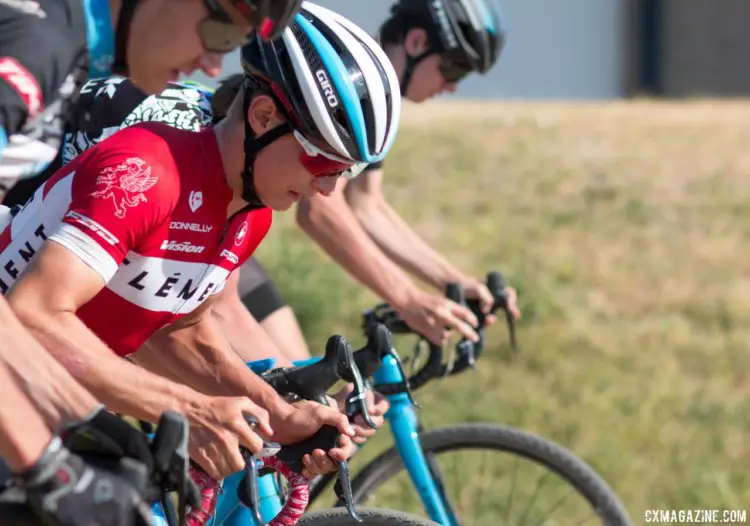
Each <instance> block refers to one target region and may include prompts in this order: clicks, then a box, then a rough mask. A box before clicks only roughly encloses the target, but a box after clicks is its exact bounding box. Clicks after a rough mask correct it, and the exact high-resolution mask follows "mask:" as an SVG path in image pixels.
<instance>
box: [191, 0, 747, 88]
mask: <svg viewBox="0 0 750 526" xmlns="http://www.w3.org/2000/svg"><path fill="white" fill-rule="evenodd" d="M629 1H631V0H499V3H500V5H501V6H502V8H503V12H504V14H505V17H506V19H507V26H508V40H507V47H506V49H505V52H504V53H503V56H502V58H501V61H500V63H499V64H498V66H497V67H496V68H494V69H493V70H492V71H491V72H490V73H488V74H487V75H484V76H481V75H472V76H471V77H470V78H469V79H467V80H466V82H463V83H462V84H461V86H460V89H459V91H458V93H457V94H456V95H455V96H457V97H462V98H464V97H480V98H494V97H503V98H511V99H518V98H529V99H539V98H561V99H607V98H613V97H618V96H621V95H623V94H625V91H626V82H625V57H626V52H625V48H626V47H627V46H626V44H627V40H626V25H625V24H624V23H623V20H624V18H623V16H624V15H623V11H624V6H625V5H626V3H627V2H629ZM706 1H712V0H706ZM747 1H748V2H750V0H747ZM316 3H318V4H320V5H323V6H326V7H328V8H331V9H333V10H335V11H338V12H339V13H341V14H343V15H345V16H347V17H348V18H350V19H352V20H353V21H354V22H356V23H357V24H359V25H361V26H362V27H363V28H364V29H366V30H367V31H369V32H371V33H373V34H374V33H375V32H376V30H377V28H378V27H379V26H380V24H381V23H382V22H383V20H385V18H386V17H387V15H388V12H389V8H390V6H391V5H392V4H393V0H316ZM236 71H239V58H238V54H237V53H232V54H230V55H228V56H227V58H226V59H225V66H224V71H223V74H224V75H226V74H229V73H233V72H236ZM192 78H194V79H196V80H199V81H201V82H206V83H208V84H211V85H215V83H214V82H212V81H210V80H209V79H207V78H206V77H205V76H203V75H201V74H196V75H194V76H193V77H192Z"/></svg>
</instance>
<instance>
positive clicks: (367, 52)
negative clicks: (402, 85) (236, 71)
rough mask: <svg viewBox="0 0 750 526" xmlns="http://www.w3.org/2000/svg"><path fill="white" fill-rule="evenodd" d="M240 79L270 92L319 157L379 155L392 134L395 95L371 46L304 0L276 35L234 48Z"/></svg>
mask: <svg viewBox="0 0 750 526" xmlns="http://www.w3.org/2000/svg"><path fill="white" fill-rule="evenodd" d="M242 65H243V68H244V70H245V74H246V76H247V77H248V82H249V83H250V84H251V85H252V86H253V88H255V89H260V90H262V91H264V92H266V93H268V94H269V95H271V96H272V97H274V98H275V99H276V101H277V103H278V104H279V105H280V107H281V108H283V110H284V111H285V112H286V114H287V117H288V118H289V123H290V126H291V127H292V128H293V129H294V130H295V131H297V132H299V133H301V134H302V135H303V136H304V137H305V138H306V139H308V140H309V141H310V142H311V143H312V144H313V145H314V147H316V148H319V149H320V150H321V151H322V152H324V153H323V154H324V155H326V156H327V157H333V158H340V159H341V160H343V161H348V162H354V163H357V164H360V163H362V164H367V163H372V162H377V161H380V160H382V159H383V158H384V157H385V155H386V154H387V153H388V151H389V149H390V148H391V145H392V144H393V140H394V139H395V137H396V131H397V129H398V123H399V117H400V113H401V92H400V89H399V81H398V77H397V76H396V72H395V71H394V69H393V66H392V65H391V62H390V60H389V59H388V57H387V56H386V55H385V53H384V52H383V50H382V49H381V47H380V46H379V45H378V43H377V42H376V41H375V40H374V39H373V38H372V37H371V36H370V35H368V34H367V32H365V31H364V30H363V29H361V28H360V27H358V26H357V25H356V24H354V23H353V22H351V21H350V20H348V19H346V18H345V17H343V16H341V15H339V14H338V13H334V12H333V11H331V10H329V9H326V8H324V7H321V6H319V5H317V4H314V3H312V2H302V7H301V8H300V11H299V13H297V14H296V15H295V17H294V19H293V21H292V23H291V24H290V25H289V27H287V28H286V29H285V30H284V32H283V34H282V36H281V38H279V39H278V40H275V41H270V42H269V41H265V40H263V39H261V38H255V39H253V41H252V42H251V43H249V44H247V45H246V46H244V47H243V48H242Z"/></svg>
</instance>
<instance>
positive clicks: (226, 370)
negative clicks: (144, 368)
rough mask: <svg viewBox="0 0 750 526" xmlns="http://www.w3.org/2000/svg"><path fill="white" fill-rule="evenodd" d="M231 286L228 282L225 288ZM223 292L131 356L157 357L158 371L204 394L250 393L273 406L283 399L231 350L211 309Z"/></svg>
mask: <svg viewBox="0 0 750 526" xmlns="http://www.w3.org/2000/svg"><path fill="white" fill-rule="evenodd" d="M228 285H229V284H228V283H227V284H226V285H225V288H224V291H226V288H227V287H228ZM224 291H222V292H221V293H219V294H215V295H213V296H211V297H210V298H208V299H207V300H206V301H205V302H204V303H203V304H202V305H201V306H200V307H198V308H197V309H196V310H195V311H193V312H192V313H190V314H188V315H187V316H185V317H183V318H181V319H179V320H177V321H175V322H173V323H171V324H169V325H167V326H166V327H164V328H163V329H161V330H159V331H158V332H157V333H156V334H154V335H153V336H151V338H149V340H148V341H147V342H146V344H145V345H144V346H143V347H142V348H141V349H139V350H138V352H137V353H135V354H134V355H132V358H133V360H134V361H135V362H136V363H143V364H144V365H145V364H146V362H145V361H143V360H142V358H143V357H144V356H145V355H150V356H157V357H158V363H159V365H158V367H160V370H159V371H158V372H159V374H164V375H165V376H168V377H169V378H173V379H174V380H176V381H180V382H182V383H184V384H186V385H190V386H191V387H193V388H195V389H197V390H199V391H200V392H202V393H206V394H210V395H214V396H240V395H241V396H247V397H248V398H250V399H251V400H254V401H255V402H256V403H258V404H260V405H262V406H264V407H269V408H273V407H275V406H276V405H278V404H280V403H283V400H282V399H281V398H280V397H279V396H278V395H277V394H276V392H275V391H274V390H273V389H272V388H271V387H270V386H269V385H268V384H267V383H266V382H264V381H263V380H261V379H260V378H259V377H258V376H257V375H255V374H253V373H252V372H251V371H250V369H248V368H247V366H246V365H245V362H244V361H243V359H242V358H240V357H239V356H238V355H237V354H236V353H235V352H234V351H233V350H232V347H231V345H230V344H229V341H228V340H227V338H226V337H225V336H224V334H223V331H222V328H221V327H220V325H219V323H218V320H217V319H216V316H215V314H214V313H213V312H212V306H213V305H214V304H216V303H219V296H222V295H224ZM261 331H262V329H261ZM265 338H267V336H265ZM259 358H261V357H259ZM149 363H151V364H152V366H153V365H154V364H155V363H156V362H154V361H152V360H150V361H149Z"/></svg>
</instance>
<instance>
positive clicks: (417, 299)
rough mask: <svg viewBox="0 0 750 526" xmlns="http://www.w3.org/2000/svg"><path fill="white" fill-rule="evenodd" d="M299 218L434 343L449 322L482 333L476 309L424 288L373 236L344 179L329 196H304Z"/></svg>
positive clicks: (343, 263)
mask: <svg viewBox="0 0 750 526" xmlns="http://www.w3.org/2000/svg"><path fill="white" fill-rule="evenodd" d="M297 222H298V224H299V225H300V227H301V228H302V229H303V230H304V231H305V232H307V234H308V235H309V236H310V237H312V238H313V239H314V240H315V242H316V243H318V244H319V245H320V246H321V247H322V248H323V250H325V251H326V252H327V253H328V255H330V256H331V257H332V258H333V259H334V260H335V261H336V262H337V263H338V264H339V265H341V266H342V267H343V268H344V269H345V270H346V271H347V272H349V273H350V274H351V275H352V276H354V277H355V278H356V279H357V280H358V281H359V282H360V283H363V284H364V285H365V286H366V287H368V288H369V289H370V290H372V291H373V292H375V293H376V294H378V295H379V296H380V297H382V298H384V299H385V300H386V301H387V302H388V303H390V304H391V305H393V306H394V308H396V310H397V311H398V312H399V314H400V315H401V317H402V318H403V319H404V321H406V323H408V324H409V326H411V327H412V328H413V329H414V330H416V331H417V332H419V333H420V334H423V335H424V336H425V337H427V338H429V339H430V340H431V341H432V342H433V343H436V344H441V343H442V342H443V341H444V339H445V336H446V331H445V327H446V326H449V327H452V328H454V329H457V330H459V331H460V332H461V334H463V335H464V336H466V337H467V338H471V339H472V340H476V339H477V338H478V337H477V335H476V333H475V332H474V331H473V330H472V328H471V325H469V324H470V323H471V324H472V325H474V326H476V318H475V317H474V315H473V314H472V313H471V311H469V310H468V309H466V308H464V307H462V306H460V305H457V304H455V303H453V302H450V301H448V300H446V299H445V298H444V297H443V295H442V294H427V293H425V292H424V291H422V290H420V289H418V288H417V287H416V285H415V284H414V282H413V281H412V280H411V279H410V278H409V276H407V275H406V273H405V272H404V271H403V270H402V269H401V267H399V266H398V265H397V264H396V263H394V262H393V261H392V260H391V259H390V258H389V257H388V256H387V255H386V254H385V253H384V252H383V251H382V250H381V248H380V247H379V246H378V245H377V244H376V243H375V242H374V241H373V240H372V238H371V237H370V236H369V234H368V233H367V231H366V230H365V229H364V228H363V227H362V225H361V224H360V223H359V221H358V220H357V218H356V217H355V215H354V212H352V209H351V208H350V207H349V204H348V203H347V202H346V199H345V197H344V191H343V185H342V184H339V185H338V187H337V188H336V190H335V191H334V192H333V193H332V194H330V195H329V196H322V195H315V196H313V197H310V198H303V199H302V201H301V202H300V204H299V206H298V208H297Z"/></svg>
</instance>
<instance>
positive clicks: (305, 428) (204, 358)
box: [134, 284, 353, 458]
mask: <svg viewBox="0 0 750 526" xmlns="http://www.w3.org/2000/svg"><path fill="white" fill-rule="evenodd" d="M227 287H228V284H227V285H226V286H225V287H224V290H223V291H222V292H220V293H218V294H215V295H214V296H212V297H210V298H209V299H207V300H206V301H205V302H204V303H203V304H202V305H201V306H200V307H199V308H197V309H196V310H195V311H193V312H192V313H190V314H188V315H187V316H185V317H183V318H181V319H179V320H177V321H176V322H174V323H172V324H170V325H168V326H166V327H164V328H163V329H161V330H160V331H158V332H157V333H156V334H154V335H153V336H152V337H151V338H150V339H149V341H148V342H147V345H145V346H143V347H142V348H141V349H139V350H138V352H137V353H136V354H135V355H134V356H135V359H136V360H137V359H138V355H141V353H151V354H153V353H158V354H159V362H160V366H161V367H162V371H163V370H164V369H163V368H164V367H165V366H168V368H169V369H170V372H169V373H167V374H169V376H170V378H175V379H176V380H178V381H179V380H182V381H183V382H185V383H188V384H189V385H191V386H194V387H195V388H196V389H199V390H200V391H201V392H203V393H208V394H211V395H221V396H246V397H248V398H250V399H251V400H252V401H253V402H255V403H256V404H258V405H259V406H261V407H263V408H265V409H267V410H268V415H269V419H270V422H271V427H272V428H273V431H274V435H273V436H274V439H275V440H277V441H278V442H280V443H282V444H289V443H294V442H297V441H299V440H302V439H303V438H307V437H309V436H310V435H312V434H313V433H314V432H315V431H317V430H318V429H319V428H320V426H321V425H323V424H328V425H332V426H335V427H338V428H339V429H340V430H341V431H342V432H345V433H347V434H353V431H352V432H349V425H348V422H347V419H346V417H345V416H344V415H343V414H341V413H339V412H338V411H335V410H332V409H329V408H327V407H323V406H317V404H313V405H316V406H317V407H311V406H309V405H308V406H305V407H304V409H303V410H298V409H295V408H294V407H292V406H291V405H290V404H288V403H287V402H286V401H284V400H283V399H282V398H281V397H280V396H279V395H278V394H277V393H276V391H274V390H273V389H272V388H271V387H270V386H268V385H267V384H266V383H265V382H264V381H263V380H261V379H260V377H258V376H257V375H256V374H254V373H253V372H251V371H250V369H249V368H248V367H247V366H246V364H245V362H243V360H242V359H241V358H240V357H239V356H238V355H237V354H236V353H235V352H234V351H232V349H231V346H230V345H229V342H228V341H227V339H226V338H225V337H224V336H223V334H222V330H221V327H220V326H219V323H218V321H217V319H216V316H215V314H214V313H213V312H212V307H213V306H214V305H215V304H216V303H217V302H218V301H220V296H221V295H223V294H226V293H227ZM150 364H151V365H153V364H154V362H153V361H151V362H150ZM344 458H345V457H344Z"/></svg>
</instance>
